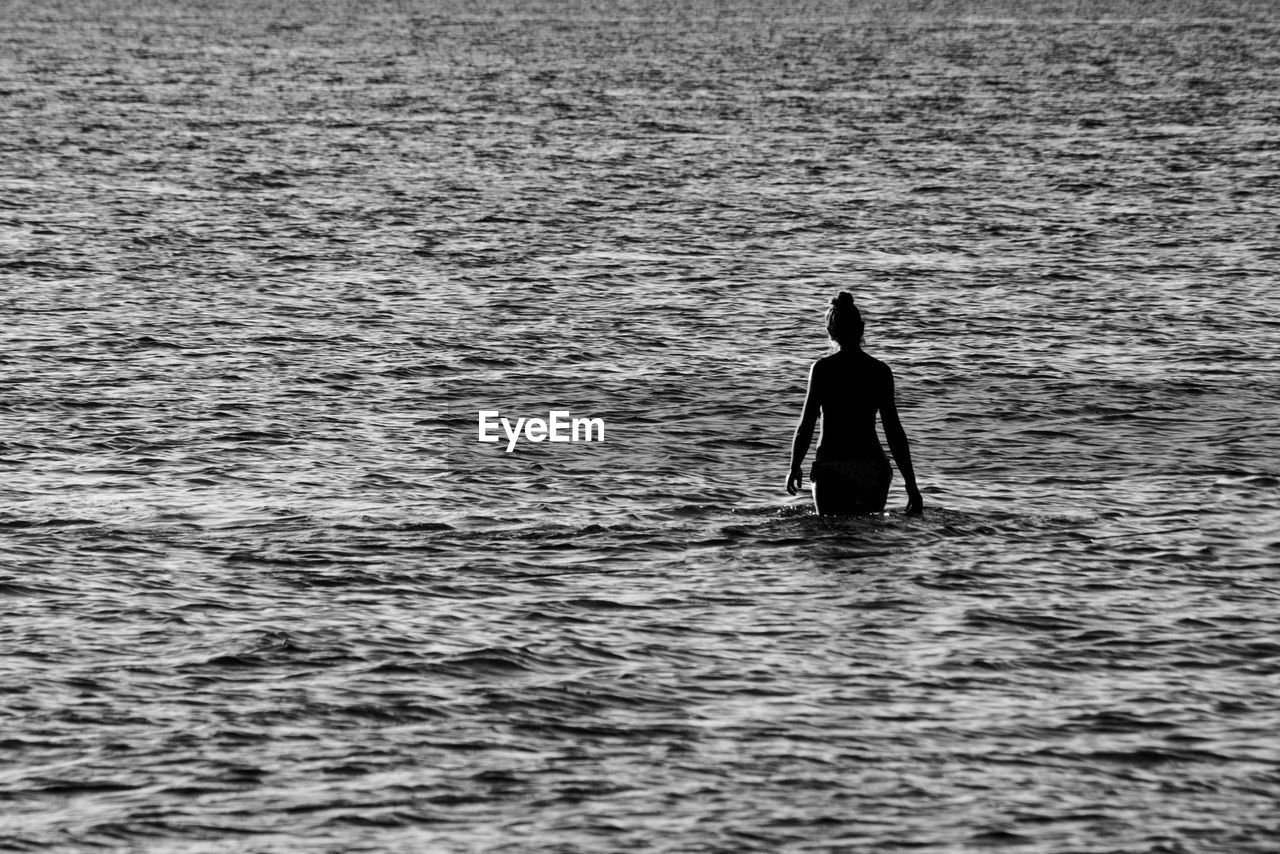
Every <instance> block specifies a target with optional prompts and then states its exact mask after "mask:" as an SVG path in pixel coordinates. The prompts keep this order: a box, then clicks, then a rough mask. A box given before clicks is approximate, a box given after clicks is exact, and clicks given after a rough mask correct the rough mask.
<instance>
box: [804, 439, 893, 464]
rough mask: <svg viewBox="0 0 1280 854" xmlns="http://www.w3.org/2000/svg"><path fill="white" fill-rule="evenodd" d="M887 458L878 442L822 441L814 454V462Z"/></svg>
mask: <svg viewBox="0 0 1280 854" xmlns="http://www.w3.org/2000/svg"><path fill="white" fill-rule="evenodd" d="M860 460H861V461H879V460H888V457H886V456H885V453H884V448H882V447H880V443H879V442H856V443H855V442H851V443H845V442H841V443H838V444H837V443H835V442H823V443H822V444H820V445H818V450H817V453H815V454H814V461H815V462H823V463H825V462H843V461H850V462H853V461H860Z"/></svg>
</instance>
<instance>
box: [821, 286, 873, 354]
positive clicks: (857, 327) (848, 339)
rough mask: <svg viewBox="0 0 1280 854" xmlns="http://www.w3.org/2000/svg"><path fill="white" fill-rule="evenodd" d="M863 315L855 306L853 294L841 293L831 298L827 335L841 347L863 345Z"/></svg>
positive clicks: (828, 310)
mask: <svg viewBox="0 0 1280 854" xmlns="http://www.w3.org/2000/svg"><path fill="white" fill-rule="evenodd" d="M863 327H864V324H863V322H862V313H861V312H859V311H858V307H857V306H856V305H854V304H853V294H851V293H849V292H848V291H841V292H840V293H838V294H836V295H835V296H834V297H832V298H831V308H829V309H827V334H828V335H829V336H831V340H832V341H834V342H836V343H837V344H839V345H840V347H841V348H842V349H843V348H846V347H857V346H859V345H860V344H861V343H862V330H863Z"/></svg>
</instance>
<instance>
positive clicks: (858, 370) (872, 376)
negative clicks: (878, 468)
mask: <svg viewBox="0 0 1280 854" xmlns="http://www.w3.org/2000/svg"><path fill="white" fill-rule="evenodd" d="M814 381H815V383H816V384H817V393H818V404H819V406H820V407H821V410H822V439H821V441H820V442H819V443H818V452H817V457H816V458H817V459H818V460H864V459H881V460H882V459H884V458H885V455H884V449H883V448H882V447H881V446H880V439H879V437H877V436H876V412H878V411H879V409H880V407H881V406H882V405H883V404H884V402H885V400H886V398H887V396H888V394H889V393H890V392H889V368H888V366H886V365H885V364H884V363H883V362H881V361H879V360H877V359H874V358H872V357H871V356H868V355H867V354H866V353H864V352H862V351H861V350H841V351H840V352H839V353H833V354H832V355H830V356H827V357H825V358H823V359H819V360H818V364H817V365H816V367H815V371H814Z"/></svg>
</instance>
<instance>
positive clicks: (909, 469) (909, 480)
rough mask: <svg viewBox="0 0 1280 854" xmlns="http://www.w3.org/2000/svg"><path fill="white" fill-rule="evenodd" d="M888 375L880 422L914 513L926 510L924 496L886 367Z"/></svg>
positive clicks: (908, 503)
mask: <svg viewBox="0 0 1280 854" xmlns="http://www.w3.org/2000/svg"><path fill="white" fill-rule="evenodd" d="M885 371H886V373H887V376H888V388H887V389H886V392H885V400H884V403H882V404H881V405H880V423H881V424H882V425H883V426H884V438H885V439H886V440H887V441H888V442H889V450H890V451H892V452H893V461H894V462H895V463H897V464H898V471H899V472H900V473H901V474H902V479H903V481H905V482H906V486H907V512H908V513H910V514H912V515H914V514H917V513H923V512H924V498H923V497H922V496H921V495H920V488H919V487H918V486H916V470H915V468H914V467H913V466H912V465H911V444H910V443H909V442H908V441H907V431H906V430H904V429H902V421H901V419H899V418H898V402H897V399H896V397H895V395H894V389H893V371H892V370H890V369H889V368H888V367H886V368H885Z"/></svg>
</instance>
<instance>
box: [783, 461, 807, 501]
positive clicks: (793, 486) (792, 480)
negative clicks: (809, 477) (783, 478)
mask: <svg viewBox="0 0 1280 854" xmlns="http://www.w3.org/2000/svg"><path fill="white" fill-rule="evenodd" d="M803 484H804V472H802V471H801V470H800V466H792V467H791V474H789V475H787V494H788V495H795V494H796V492H798V491H799V490H800V487H801V486H802V485H803Z"/></svg>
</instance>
